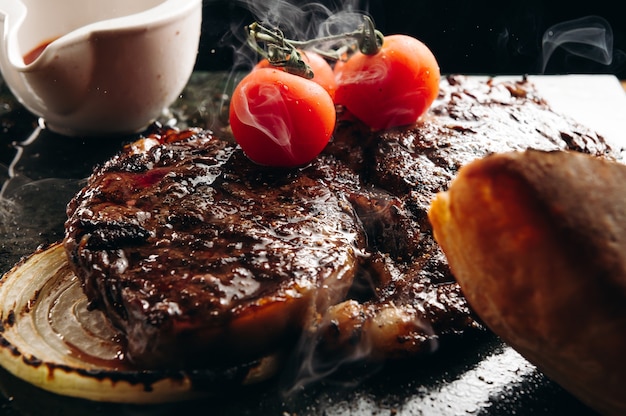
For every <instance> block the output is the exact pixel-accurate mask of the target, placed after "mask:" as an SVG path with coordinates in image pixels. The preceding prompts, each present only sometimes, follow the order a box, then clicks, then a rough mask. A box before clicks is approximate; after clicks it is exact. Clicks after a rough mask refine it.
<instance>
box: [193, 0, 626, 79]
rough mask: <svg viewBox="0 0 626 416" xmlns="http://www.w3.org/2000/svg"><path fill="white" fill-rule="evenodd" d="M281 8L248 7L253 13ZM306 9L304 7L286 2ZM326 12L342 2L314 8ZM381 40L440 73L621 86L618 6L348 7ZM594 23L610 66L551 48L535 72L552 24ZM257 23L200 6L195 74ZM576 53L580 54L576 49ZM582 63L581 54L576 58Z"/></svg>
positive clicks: (228, 7) (623, 39) (375, 2)
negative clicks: (588, 76)
mask: <svg viewBox="0 0 626 416" xmlns="http://www.w3.org/2000/svg"><path fill="white" fill-rule="evenodd" d="M285 1H286V0H264V1H256V2H255V1H254V0H249V3H252V4H254V5H255V6H256V7H269V5H274V6H276V5H278V7H279V8H280V2H285ZM289 1H290V2H291V3H294V2H296V3H299V4H301V5H302V4H306V3H311V2H307V1H298V0H289ZM317 3H318V4H323V5H324V6H326V7H327V8H328V9H329V10H341V9H345V8H346V7H347V6H346V4H347V3H346V1H340V0H320V1H318V2H317ZM350 4H351V5H352V8H353V9H355V10H356V9H358V10H361V11H365V12H367V13H368V14H369V15H371V16H372V17H373V18H374V21H375V23H376V26H377V28H378V29H380V30H381V31H383V33H386V34H393V33H405V34H410V35H413V36H415V37H417V38H419V39H420V40H422V41H423V42H424V43H426V44H427V45H428V46H429V47H430V48H431V50H432V51H433V53H434V54H435V56H436V57H437V59H438V61H439V64H440V68H441V72H442V73H445V74H450V73H464V74H488V75H497V74H542V73H545V74H566V73H608V74H615V75H616V76H618V77H619V78H620V79H624V78H626V33H625V30H624V25H623V23H622V22H624V20H625V19H626V16H624V15H623V14H621V7H620V2H616V1H606V0H600V1H598V0H595V1H587V2H570V1H561V0H558V1H538V0H526V1H523V2H506V1H489V0H479V1H461V0H449V1H439V2H437V1H413V0H369V1H358V0H350ZM590 16H599V17H602V18H603V19H605V20H606V25H607V27H608V28H609V29H610V30H612V36H611V38H612V40H613V47H612V50H611V51H609V52H610V53H612V55H613V61H612V62H611V63H610V64H608V65H606V64H603V63H598V62H596V61H594V60H593V59H590V58H589V57H579V56H575V55H574V54H572V53H569V52H567V51H566V50H565V49H563V48H558V49H557V50H556V51H555V52H554V53H553V54H552V55H551V57H550V59H549V60H548V64H547V66H546V67H545V69H543V68H542V62H543V61H542V50H543V47H542V36H543V34H544V32H546V31H547V30H548V29H549V28H551V27H552V26H553V25H555V24H559V23H563V22H567V21H571V20H574V19H581V18H587V17H590ZM256 19H258V17H255V16H254V14H253V13H252V12H250V7H247V6H246V4H245V2H244V1H241V0H238V1H232V0H204V13H203V32H202V38H201V44H200V52H199V55H198V61H197V69H203V70H206V69H208V70H229V69H231V68H232V66H233V56H234V54H236V53H237V52H235V51H236V50H237V48H238V47H239V46H240V45H241V42H240V41H239V40H238V38H239V36H238V35H239V33H238V30H239V29H240V28H242V27H243V26H244V25H246V24H249V23H251V22H252V21H254V20H256ZM584 26H585V24H584V23H581V27H584ZM579 49H580V47H579ZM583 54H584V55H585V52H583Z"/></svg>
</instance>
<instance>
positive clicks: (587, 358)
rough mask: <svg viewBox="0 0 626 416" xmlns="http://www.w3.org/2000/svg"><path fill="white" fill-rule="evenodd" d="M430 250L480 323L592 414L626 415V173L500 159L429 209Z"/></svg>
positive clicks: (520, 156)
mask: <svg viewBox="0 0 626 416" xmlns="http://www.w3.org/2000/svg"><path fill="white" fill-rule="evenodd" d="M429 218H430V221H431V223H432V226H433V231H434V235H435V238H436V240H437V242H438V243H439V244H440V245H441V247H442V249H443V251H444V253H445V254H446V257H447V259H448V261H449V263H450V267H451V270H452V272H453V274H454V275H455V277H456V279H457V280H458V281H459V284H460V285H461V288H462V290H463V293H464V295H465V296H466V298H467V300H468V302H469V304H470V305H471V307H472V308H473V309H474V311H475V312H476V313H477V314H478V315H479V316H480V318H481V319H482V320H483V321H484V323H485V324H486V325H487V326H489V327H490V328H491V329H492V330H493V332H494V333H496V334H497V335H498V336H500V337H501V338H502V339H503V340H504V341H505V342H507V343H508V344H509V345H511V346H512V347H513V348H515V349H516V350H517V351H518V352H519V353H520V354H522V355H523V356H524V357H525V358H526V359H528V360H529V361H530V362H531V363H533V364H535V365H536V366H537V367H538V368H539V369H540V370H541V371H543V372H544V373H545V374H546V375H547V376H548V377H550V378H551V379H553V380H554V381H556V382H557V383H559V384H560V385H561V386H563V387H564V388H565V389H566V390H568V391H570V392H571V393H572V394H574V395H575V396H577V397H578V398H579V399H580V400H581V401H583V402H584V403H586V404H588V405H589V406H590V407H592V408H593V409H595V410H597V411H599V412H601V413H603V414H607V415H618V414H619V415H624V414H626V394H624V393H625V392H626V166H625V165H622V164H619V163H617V162H612V161H608V160H603V159H598V158H593V157H590V156H586V155H583V154H580V153H573V152H572V153H570V152H540V151H533V150H529V151H526V152H515V153H506V154H496V155H491V156H488V157H486V158H484V159H481V160H477V161H475V162H473V163H471V164H469V165H467V166H465V167H464V168H462V169H461V170H460V172H459V174H458V176H457V178H456V179H455V180H454V181H453V182H452V183H451V185H450V188H449V190H448V191H447V192H443V193H440V194H438V195H437V196H436V198H435V200H434V201H433V202H432V205H431V208H430V211H429Z"/></svg>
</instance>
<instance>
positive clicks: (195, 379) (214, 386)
mask: <svg viewBox="0 0 626 416" xmlns="http://www.w3.org/2000/svg"><path fill="white" fill-rule="evenodd" d="M61 256H62V257H61ZM66 266H67V258H66V255H65V251H64V248H63V245H62V243H60V242H57V243H54V244H52V245H50V246H48V247H46V248H42V249H38V250H37V251H35V252H34V253H33V254H31V255H30V256H28V257H26V258H24V259H22V260H21V261H20V262H19V263H18V264H16V265H15V266H14V267H13V268H12V269H11V270H9V271H8V272H7V273H6V274H5V275H4V276H3V277H2V279H1V280H0V366H2V367H4V369H5V370H7V371H8V372H9V373H11V374H13V375H14V376H16V377H18V378H20V379H22V380H24V381H26V382H28V383H30V384H32V385H34V386H36V387H39V388H41V389H43V390H47V391H50V392H52V393H56V394H60V395H64V396H70V397H75V398H81V399H87V400H92V401H100V402H114V403H133V404H157V403H166V402H174V401H182V400H191V399H197V398H202V397H207V396H212V395H215V394H218V393H219V391H223V390H224V389H227V388H229V387H233V386H242V385H246V384H252V383H256V382H259V381H262V380H265V379H267V378H269V377H270V376H271V375H273V374H274V373H275V371H276V367H277V365H276V364H277V363H276V360H277V357H275V356H269V357H266V358H263V359H260V360H257V361H254V362H251V363H246V364H242V365H240V366H237V367H233V368H229V369H220V370H205V369H200V370H141V369H138V370H121V371H120V370H116V369H115V368H107V367H99V368H94V365H93V364H88V363H85V366H84V367H81V366H77V365H75V364H74V365H68V364H67V363H63V362H53V361H52V362H51V361H44V360H41V359H40V358H38V357H37V356H35V355H34V354H31V353H30V351H31V349H30V346H29V345H26V344H25V345H20V344H19V343H16V342H15V340H14V338H15V335H12V333H11V332H12V331H14V332H15V330H14V328H15V327H16V326H17V324H18V322H19V320H22V319H31V318H32V314H33V312H34V311H35V310H36V307H37V305H39V304H40V303H39V302H35V306H34V307H33V308H32V309H31V308H24V307H23V306H22V305H23V304H24V303H23V302H28V300H27V299H5V297H6V290H5V288H6V286H7V285H10V284H14V283H15V282H16V279H18V278H20V279H32V280H33V281H34V280H37V281H36V282H35V285H36V286H37V287H39V288H41V287H43V286H44V285H45V284H46V283H47V282H49V281H50V280H51V279H53V278H55V276H57V275H58V272H59V271H61V270H62V269H63V268H64V267H66ZM42 267H43V269H42ZM42 270H43V273H42ZM20 283H24V282H20ZM31 295H32V296H31V297H30V298H28V299H34V298H35V297H36V296H37V294H36V293H32V294H31Z"/></svg>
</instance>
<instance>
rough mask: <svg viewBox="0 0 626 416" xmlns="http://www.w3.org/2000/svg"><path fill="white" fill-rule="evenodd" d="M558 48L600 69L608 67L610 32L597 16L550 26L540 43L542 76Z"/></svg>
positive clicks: (609, 61) (606, 22)
mask: <svg viewBox="0 0 626 416" xmlns="http://www.w3.org/2000/svg"><path fill="white" fill-rule="evenodd" d="M558 48H562V49H564V50H565V51H567V52H568V53H570V54H572V55H575V56H579V57H582V58H586V59H589V60H592V61H595V62H598V63H600V64H603V65H607V66H608V65H611V63H612V62H613V52H614V51H613V29H612V28H611V25H610V24H609V22H608V21H607V20H606V19H604V18H602V17H599V16H586V17H582V18H579V19H574V20H568V21H565V22H561V23H558V24H555V25H553V26H551V27H550V28H548V29H547V30H546V31H545V32H544V34H543V39H542V56H541V57H542V62H541V72H542V73H545V71H546V67H547V65H548V61H549V60H550V58H551V57H552V55H553V53H554V52H555V51H556V50H557V49H558Z"/></svg>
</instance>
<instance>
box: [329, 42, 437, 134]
mask: <svg viewBox="0 0 626 416" xmlns="http://www.w3.org/2000/svg"><path fill="white" fill-rule="evenodd" d="M335 75H336V81H337V91H336V93H335V103H336V104H340V105H343V106H344V107H345V108H346V109H347V110H348V111H349V112H350V113H352V114H353V115H354V116H355V117H356V118H358V119H359V120H361V121H362V122H364V123H365V124H367V125H368V126H370V127H371V128H372V129H374V130H380V129H385V128H389V127H394V126H401V125H406V124H412V123H414V122H416V121H417V119H418V118H419V117H420V116H421V115H422V114H424V113H425V112H426V110H428V108H429V107H430V105H431V104H432V103H433V101H434V100H435V98H436V97H437V94H438V93H439V79H440V73H439V65H438V64H437V60H436V59H435V57H434V55H433V54H432V52H431V51H430V49H428V47H427V46H426V45H424V44H423V43H422V42H420V41H419V40H417V39H415V38H413V37H410V36H406V35H391V36H385V39H384V42H383V46H382V49H381V50H380V52H379V53H377V54H375V55H364V54H362V53H361V52H357V53H355V54H354V55H353V56H352V57H350V58H349V59H348V60H347V61H346V62H345V63H343V64H341V65H338V66H337V67H336V68H335Z"/></svg>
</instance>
